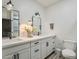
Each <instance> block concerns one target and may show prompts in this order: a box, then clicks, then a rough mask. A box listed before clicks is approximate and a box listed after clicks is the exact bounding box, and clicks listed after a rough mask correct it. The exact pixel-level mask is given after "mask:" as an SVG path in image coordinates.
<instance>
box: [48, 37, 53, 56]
mask: <svg viewBox="0 0 79 59" xmlns="http://www.w3.org/2000/svg"><path fill="white" fill-rule="evenodd" d="M53 44H54V39H53V38H52V37H50V38H48V39H47V40H46V45H47V47H46V54H47V55H49V54H50V53H51V52H53V48H54V45H53Z"/></svg>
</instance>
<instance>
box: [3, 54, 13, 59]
mask: <svg viewBox="0 0 79 59" xmlns="http://www.w3.org/2000/svg"><path fill="white" fill-rule="evenodd" d="M2 59H14V58H13V55H7V56H3V57H2Z"/></svg>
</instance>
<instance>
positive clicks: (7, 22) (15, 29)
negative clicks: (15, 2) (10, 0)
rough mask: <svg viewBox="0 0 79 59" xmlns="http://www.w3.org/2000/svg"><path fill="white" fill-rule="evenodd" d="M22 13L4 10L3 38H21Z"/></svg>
mask: <svg viewBox="0 0 79 59" xmlns="http://www.w3.org/2000/svg"><path fill="white" fill-rule="evenodd" d="M19 24H20V12H19V11H18V10H11V11H8V10H7V9H6V8H2V37H3V38H4V37H7V38H13V37H17V36H19Z"/></svg>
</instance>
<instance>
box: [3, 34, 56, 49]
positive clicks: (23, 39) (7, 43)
mask: <svg viewBox="0 0 79 59" xmlns="http://www.w3.org/2000/svg"><path fill="white" fill-rule="evenodd" d="M52 36H55V34H52V35H51V34H48V35H40V36H33V37H32V38H27V37H17V38H13V39H9V38H3V40H2V48H8V47H11V46H15V45H20V44H24V43H29V42H31V41H35V40H40V39H42V38H47V37H52Z"/></svg>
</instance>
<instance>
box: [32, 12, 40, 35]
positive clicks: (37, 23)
mask: <svg viewBox="0 0 79 59" xmlns="http://www.w3.org/2000/svg"><path fill="white" fill-rule="evenodd" d="M32 26H33V27H34V28H35V29H36V32H34V33H33V34H34V35H40V34H41V17H40V14H39V12H36V13H35V14H34V15H33V16H32Z"/></svg>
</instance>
